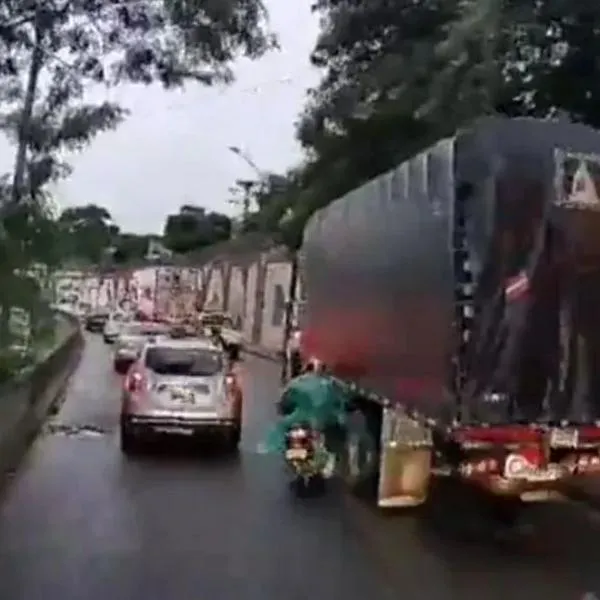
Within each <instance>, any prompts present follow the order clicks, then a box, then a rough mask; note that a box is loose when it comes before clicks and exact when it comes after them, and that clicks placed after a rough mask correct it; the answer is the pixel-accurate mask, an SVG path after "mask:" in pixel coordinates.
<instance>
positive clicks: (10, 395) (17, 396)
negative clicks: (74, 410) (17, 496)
mask: <svg viewBox="0 0 600 600" xmlns="http://www.w3.org/2000/svg"><path fill="white" fill-rule="evenodd" d="M61 316H62V318H64V319H65V320H67V322H68V323H69V324H70V325H71V326H72V331H71V333H69V334H68V335H67V337H63V339H62V340H59V341H58V342H57V345H56V346H55V347H54V349H52V350H50V351H49V352H48V354H47V355H46V357H45V358H44V360H42V361H41V362H39V363H38V364H36V365H34V366H33V367H31V368H30V369H27V370H25V371H23V372H22V373H19V374H17V375H15V377H14V379H12V380H9V381H7V382H5V383H3V384H2V385H0V478H1V477H2V476H3V475H5V474H6V473H8V472H10V471H12V470H14V469H15V468H16V467H17V466H18V464H19V462H20V460H21V459H22V458H23V456H24V455H25V453H26V451H27V449H28V447H29V445H30V443H31V442H32V440H33V439H34V438H35V436H36V434H37V433H38V432H39V430H40V427H41V426H42V424H43V423H44V421H45V419H46V417H47V416H48V415H49V414H50V413H51V412H52V409H53V408H54V407H55V406H56V405H57V404H58V402H59V400H60V399H61V397H62V395H63V393H64V391H65V388H66V386H67V383H68V381H69V377H70V376H71V374H72V373H73V372H74V370H75V369H76V367H77V365H78V364H79V360H80V358H81V355H82V351H83V347H84V339H83V334H82V331H81V326H80V323H79V320H78V319H77V318H75V317H74V316H73V315H69V314H67V313H61ZM1 483H2V479H0V485H1Z"/></svg>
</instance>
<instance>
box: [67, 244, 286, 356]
mask: <svg viewBox="0 0 600 600" xmlns="http://www.w3.org/2000/svg"><path fill="white" fill-rule="evenodd" d="M291 271H292V268H291V262H290V260H289V257H288V254H287V252H286V250H285V249H284V248H272V249H269V250H256V251H248V250H246V251H244V252H228V251H227V250H226V249H224V251H223V253H222V254H221V255H217V256H214V257H212V258H211V259H210V260H209V261H207V262H205V263H204V264H199V265H198V266H186V267H176V266H157V267H144V268H140V269H129V270H120V271H115V272H110V273H103V274H102V275H100V274H97V273H89V272H88V273H82V272H81V273H80V272H69V273H61V274H59V275H58V277H57V282H56V289H57V297H56V301H57V302H60V300H61V298H62V299H64V298H66V297H67V296H68V295H71V296H72V297H73V298H76V302H79V303H84V304H90V305H91V306H92V307H94V308H114V307H115V306H116V305H123V304H125V305H127V304H131V303H133V304H141V305H143V304H144V303H153V305H154V306H155V308H156V309H157V310H158V311H159V312H162V313H167V314H169V313H171V312H173V311H175V310H177V309H178V308H179V309H181V310H184V311H185V310H193V307H194V306H198V305H204V307H205V308H208V309H217V310H225V311H228V312H229V313H231V315H232V317H233V318H234V319H235V320H236V321H237V322H238V323H239V325H240V327H241V330H242V331H243V333H244V337H245V338H246V341H247V342H248V343H250V344H253V345H256V346H261V347H263V348H264V349H266V350H267V351H277V350H280V349H281V346H282V343H283V333H284V322H285V304H286V302H287V300H288V292H289V283H290V278H291Z"/></svg>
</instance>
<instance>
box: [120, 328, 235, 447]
mask: <svg viewBox="0 0 600 600" xmlns="http://www.w3.org/2000/svg"><path fill="white" fill-rule="evenodd" d="M241 428H242V391H241V388H240V386H239V385H238V381H237V378H236V376H235V374H234V373H233V372H231V370H230V369H229V367H228V361H227V359H226V357H225V356H224V354H223V351H222V350H221V349H220V348H219V347H217V346H216V345H215V344H213V343H212V342H211V341H210V340H208V339H200V338H195V339H190V338H187V339H171V338H162V339H160V340H158V341H157V342H156V343H154V344H147V345H146V346H145V347H144V349H143V350H142V353H141V355H140V357H139V359H138V360H137V361H136V362H135V363H134V364H133V365H132V366H131V368H130V370H129V371H128V373H127V376H126V377H125V381H124V385H123V396H122V404H121V449H122V451H123V452H124V453H131V452H132V451H134V450H135V449H136V447H137V445H138V444H139V443H140V441H143V440H144V439H149V438H153V437H154V438H156V437H167V438H168V437H169V436H171V437H179V438H181V437H194V436H201V437H205V436H206V437H209V436H215V437H216V439H219V440H220V441H222V442H224V443H225V445H226V447H227V448H228V449H229V450H231V451H234V450H235V449H237V447H238V444H239V441H240V436H241Z"/></svg>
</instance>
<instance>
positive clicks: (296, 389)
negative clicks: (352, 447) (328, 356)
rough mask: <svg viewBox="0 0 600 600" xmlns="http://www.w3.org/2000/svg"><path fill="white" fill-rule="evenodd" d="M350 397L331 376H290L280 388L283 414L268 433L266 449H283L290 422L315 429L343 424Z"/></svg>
mask: <svg viewBox="0 0 600 600" xmlns="http://www.w3.org/2000/svg"><path fill="white" fill-rule="evenodd" d="M348 400H349V396H348V394H347V393H346V392H344V390H343V389H342V387H341V386H340V385H339V384H337V383H336V382H335V381H334V380H333V379H332V378H331V377H326V376H323V375H317V374H314V373H306V374H304V375H300V376H298V377H295V378H294V379H292V380H291V381H290V382H289V383H288V385H287V386H286V388H285V389H284V391H283V394H282V397H281V405H282V407H283V408H284V410H285V412H286V415H285V416H284V417H282V418H281V419H280V420H279V422H278V423H277V425H276V426H275V427H274V428H273V429H272V430H271V432H270V433H269V435H268V436H267V441H266V450H267V452H283V451H284V450H285V434H286V433H287V431H288V430H289V429H290V427H291V426H292V425H295V424H298V423H306V424H308V425H310V426H311V427H312V428H313V429H315V430H317V431H323V430H324V429H325V428H326V427H329V426H334V425H339V426H342V427H343V426H345V424H346V406H347V404H348Z"/></svg>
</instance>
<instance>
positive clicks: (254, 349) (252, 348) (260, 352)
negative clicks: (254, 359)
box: [244, 344, 281, 361]
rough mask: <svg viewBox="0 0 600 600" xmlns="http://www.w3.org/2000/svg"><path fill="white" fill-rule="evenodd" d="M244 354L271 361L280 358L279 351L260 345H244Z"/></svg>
mask: <svg viewBox="0 0 600 600" xmlns="http://www.w3.org/2000/svg"><path fill="white" fill-rule="evenodd" d="M244 352H246V353H248V354H253V355H254V356H260V357H261V358H266V359H268V360H273V361H279V359H280V356H281V350H270V349H269V348H265V347H264V346H261V345H260V344H244Z"/></svg>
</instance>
